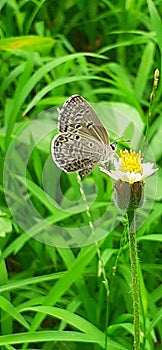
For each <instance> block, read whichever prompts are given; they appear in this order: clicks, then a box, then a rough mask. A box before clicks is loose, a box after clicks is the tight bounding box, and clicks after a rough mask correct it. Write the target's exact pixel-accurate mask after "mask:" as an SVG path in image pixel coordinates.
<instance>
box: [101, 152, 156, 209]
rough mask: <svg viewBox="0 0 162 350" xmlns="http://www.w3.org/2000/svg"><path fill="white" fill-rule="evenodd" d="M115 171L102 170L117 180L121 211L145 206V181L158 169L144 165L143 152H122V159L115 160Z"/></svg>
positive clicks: (117, 197) (147, 164)
mask: <svg viewBox="0 0 162 350" xmlns="http://www.w3.org/2000/svg"><path fill="white" fill-rule="evenodd" d="M114 168H115V169H114V170H106V169H104V168H102V167H100V170H101V171H102V172H104V173H105V174H106V175H108V176H110V177H111V178H112V179H113V180H115V186H114V190H115V200H116V202H117V205H118V206H119V208H121V209H125V208H128V206H131V207H132V206H133V208H137V207H140V206H141V205H142V204H143V188H144V180H145V179H146V178H147V177H148V176H150V175H152V174H154V173H155V172H156V171H157V170H158V169H155V168H154V164H153V163H150V162H148V163H142V157H141V151H139V152H138V153H136V152H135V151H133V150H130V151H128V150H124V151H120V157H119V158H118V159H115V160H114Z"/></svg>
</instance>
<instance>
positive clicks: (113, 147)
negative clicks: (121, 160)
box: [110, 143, 117, 151]
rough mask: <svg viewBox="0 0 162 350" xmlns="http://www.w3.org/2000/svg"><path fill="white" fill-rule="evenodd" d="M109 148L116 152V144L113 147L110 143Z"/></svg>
mask: <svg viewBox="0 0 162 350" xmlns="http://www.w3.org/2000/svg"><path fill="white" fill-rule="evenodd" d="M110 147H111V149H112V150H113V151H116V147H117V143H116V144H115V145H114V144H112V143H111V144H110Z"/></svg>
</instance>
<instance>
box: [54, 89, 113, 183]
mask: <svg viewBox="0 0 162 350" xmlns="http://www.w3.org/2000/svg"><path fill="white" fill-rule="evenodd" d="M58 129H59V131H60V133H59V134H58V135H56V136H55V137H54V138H53V140H52V144H51V153H52V158H53V160H54V162H55V163H56V165H57V166H58V167H59V168H60V169H62V170H64V171H65V172H73V171H76V170H78V171H79V175H80V176H81V177H83V176H85V175H87V174H89V173H90V172H91V171H92V170H93V168H94V167H95V165H97V164H100V165H104V164H105V163H107V162H109V161H110V160H113V158H114V153H115V151H116V144H110V142H109V136H108V134H107V131H106V129H105V127H104V126H103V124H102V123H101V121H100V120H99V118H98V116H97V114H96V112H95V111H94V109H93V108H92V107H91V106H90V104H89V103H88V102H87V101H86V100H85V99H84V98H83V97H81V96H79V95H72V96H71V97H69V98H68V99H67V100H66V102H65V103H64V105H63V107H62V108H61V110H59V117H58Z"/></svg>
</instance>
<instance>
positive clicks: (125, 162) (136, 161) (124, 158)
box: [119, 149, 142, 174]
mask: <svg viewBox="0 0 162 350" xmlns="http://www.w3.org/2000/svg"><path fill="white" fill-rule="evenodd" d="M120 160H121V165H120V167H119V169H120V170H121V171H129V172H130V173H131V172H133V171H134V172H135V173H140V174H142V166H141V151H139V152H138V153H136V152H134V151H132V149H131V150H130V151H127V150H125V151H120Z"/></svg>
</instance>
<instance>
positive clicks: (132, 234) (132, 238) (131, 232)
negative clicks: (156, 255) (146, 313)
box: [127, 209, 140, 350]
mask: <svg viewBox="0 0 162 350" xmlns="http://www.w3.org/2000/svg"><path fill="white" fill-rule="evenodd" d="M127 216H128V223H129V229H128V237H129V243H130V260H131V270H132V297H133V319H134V350H140V321H139V274H138V253H137V242H136V229H135V211H134V209H129V210H128V212H127Z"/></svg>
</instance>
